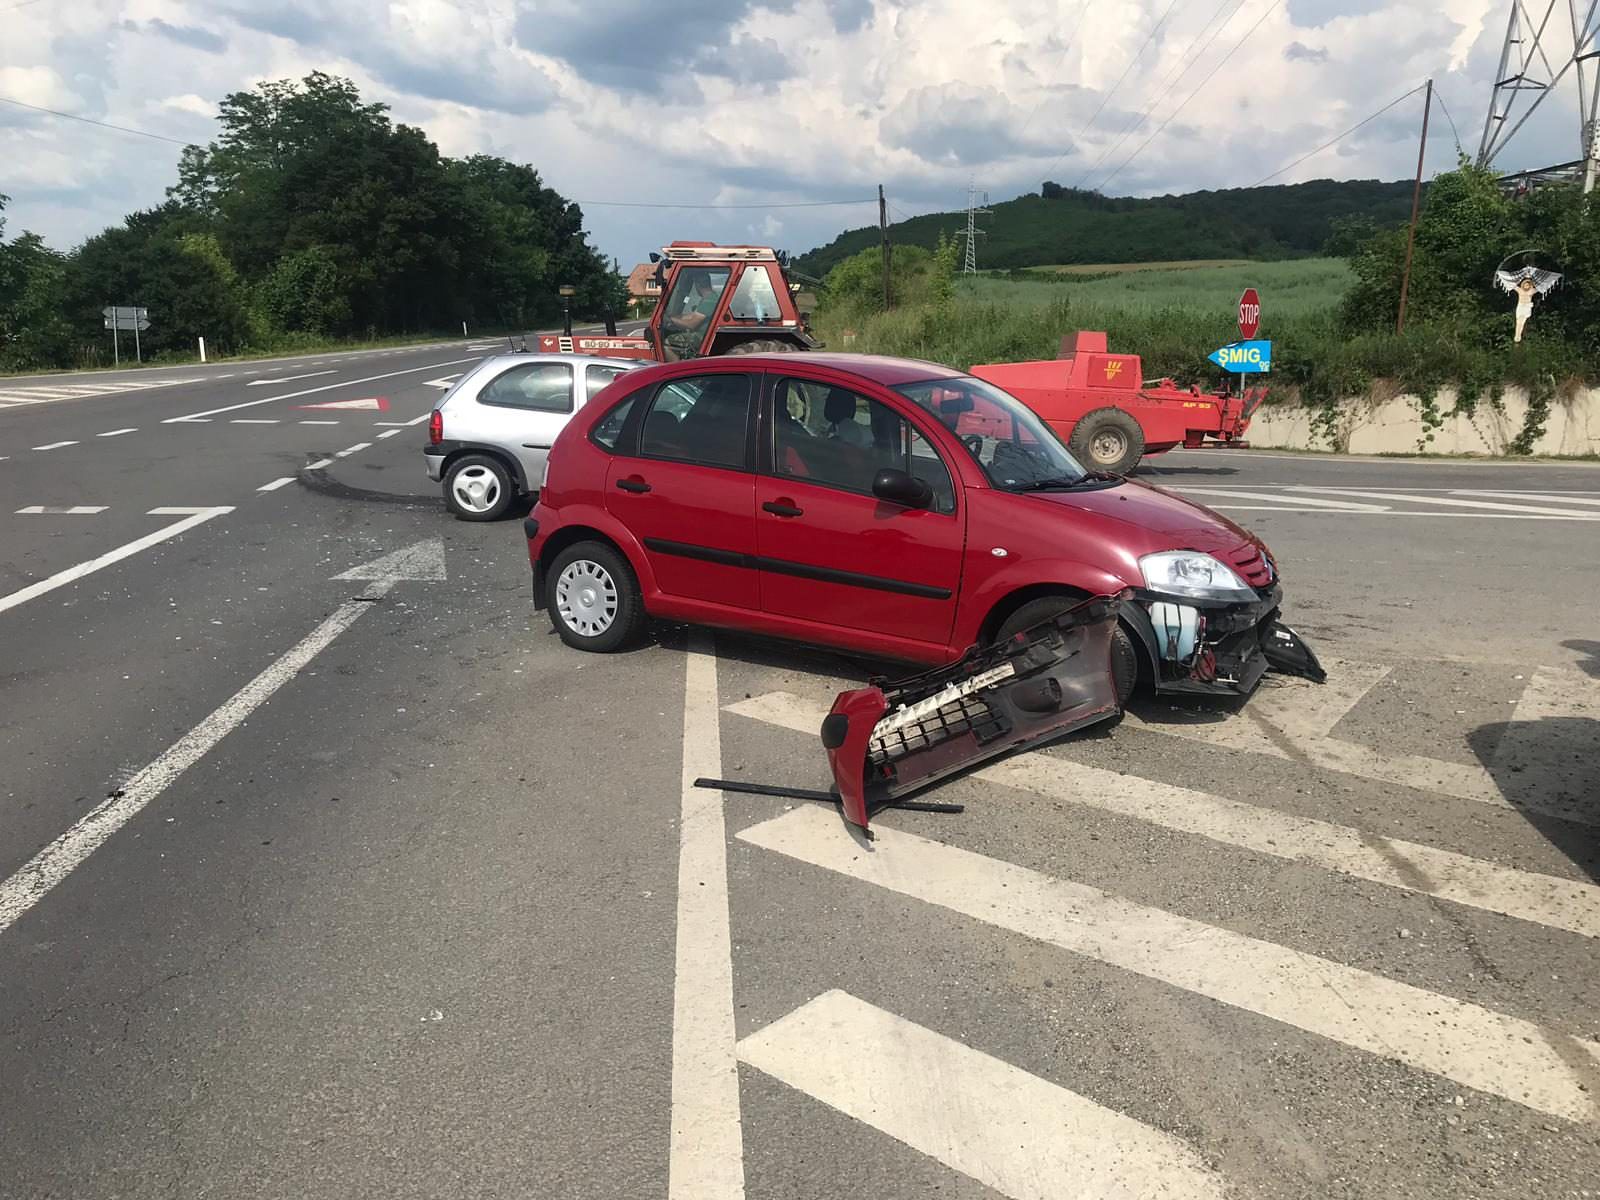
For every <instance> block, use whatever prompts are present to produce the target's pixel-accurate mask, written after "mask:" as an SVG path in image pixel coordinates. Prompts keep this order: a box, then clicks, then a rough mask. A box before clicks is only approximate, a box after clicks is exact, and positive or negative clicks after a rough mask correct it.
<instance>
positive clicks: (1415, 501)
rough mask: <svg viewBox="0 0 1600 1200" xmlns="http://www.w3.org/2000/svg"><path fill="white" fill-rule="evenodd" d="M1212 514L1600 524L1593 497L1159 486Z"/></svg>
mask: <svg viewBox="0 0 1600 1200" xmlns="http://www.w3.org/2000/svg"><path fill="white" fill-rule="evenodd" d="M1161 486H1162V487H1163V488H1164V489H1165V490H1167V491H1171V492H1177V493H1178V494H1180V495H1183V496H1186V497H1188V498H1190V499H1192V500H1195V501H1197V502H1198V503H1200V504H1204V505H1206V506H1207V507H1209V508H1216V509H1220V510H1223V511H1225V512H1226V511H1234V512H1284V513H1322V512H1326V513H1327V514H1328V515H1329V516H1362V517H1372V518H1377V519H1382V518H1385V517H1395V518H1413V517H1415V518H1436V519H1451V518H1455V519H1462V520H1483V521H1595V520H1600V511H1597V510H1600V496H1596V495H1595V494H1594V493H1583V492H1559V491H1548V490H1545V491H1515V490H1492V491H1490V490H1479V489H1465V488H1461V489H1451V490H1443V489H1427V488H1394V489H1387V490H1381V489H1367V488H1350V487H1318V486H1312V485H1309V484H1259V485H1254V486H1251V487H1248V488H1244V487H1225V486H1215V485H1212V484H1161Z"/></svg>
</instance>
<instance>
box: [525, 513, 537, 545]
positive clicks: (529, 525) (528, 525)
mask: <svg viewBox="0 0 1600 1200" xmlns="http://www.w3.org/2000/svg"><path fill="white" fill-rule="evenodd" d="M522 532H523V533H524V534H525V535H526V536H527V539H528V540H529V541H530V542H531V541H533V539H534V538H536V537H538V536H539V522H537V521H535V520H534V519H533V518H532V517H523V518H522Z"/></svg>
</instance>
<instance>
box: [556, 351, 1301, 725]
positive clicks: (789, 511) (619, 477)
mask: <svg viewBox="0 0 1600 1200" xmlns="http://www.w3.org/2000/svg"><path fill="white" fill-rule="evenodd" d="M525 529H526V532H527V536H528V553H529V556H530V558H531V559H532V563H533V594H534V602H535V605H536V607H539V608H548V609H549V611H550V617H551V621H552V623H553V624H554V626H555V628H556V630H557V631H558V632H559V633H560V635H561V637H562V638H563V640H565V641H566V642H567V644H568V645H570V646H575V647H577V648H579V649H583V650H594V651H609V650H615V649H618V648H620V647H622V646H624V645H626V644H628V643H629V642H630V641H632V640H633V639H635V638H636V637H637V636H638V635H639V634H640V633H641V632H642V630H643V627H644V624H645V622H646V620H647V618H649V617H664V618H669V619H672V620H678V621H687V622H693V623H697V624H704V625H714V626H721V627H724V628H731V629H741V630H747V631H750V632H752V633H759V634H767V635H772V636H775V637H780V638H787V639H793V640H797V641H802V642H809V643H814V644H821V645H826V646H833V647H839V648H842V649H847V650H853V651H858V652H862V653H865V654H870V655H876V656H882V657H886V658H893V659H902V660H909V661H912V662H918V663H932V664H943V663H949V662H952V661H955V660H957V659H959V658H960V657H961V656H962V654H963V653H964V652H965V651H966V650H967V649H968V648H969V647H971V646H973V645H974V644H978V643H986V642H991V641H996V640H1001V639H1004V638H1006V637H1009V636H1010V635H1012V634H1013V633H1016V632H1017V631H1019V630H1022V629H1025V628H1027V627H1029V626H1031V625H1034V624H1037V623H1038V622H1040V621H1042V620H1045V619H1047V618H1049V617H1051V616H1053V615H1055V614H1056V613H1058V612H1060V611H1061V610H1062V609H1064V608H1066V607H1069V606H1071V605H1072V604H1074V603H1075V602H1076V601H1078V600H1080V599H1082V598H1084V597H1087V596H1094V595H1105V594H1113V593H1120V592H1122V591H1124V590H1125V589H1132V590H1133V593H1134V602H1133V603H1127V604H1124V605H1123V606H1122V617H1121V626H1120V628H1119V630H1118V633H1117V636H1116V637H1115V638H1114V639H1113V661H1112V666H1113V669H1114V670H1115V673H1116V676H1117V683H1118V690H1119V693H1120V694H1121V696H1122V697H1123V698H1126V696H1127V695H1128V694H1129V693H1130V692H1131V691H1132V690H1133V687H1134V686H1135V683H1136V682H1137V680H1138V679H1139V678H1141V677H1142V678H1144V679H1147V680H1148V681H1149V682H1150V683H1152V684H1153V685H1154V686H1155V687H1156V689H1157V690H1159V691H1184V692H1205V693H1224V694H1247V693H1248V692H1250V691H1251V690H1252V689H1253V688H1254V686H1255V685H1256V683H1257V682H1258V681H1259V680H1260V678H1261V675H1262V673H1263V672H1264V671H1265V670H1266V669H1267V667H1268V666H1269V660H1270V665H1274V666H1283V667H1285V669H1290V670H1299V671H1300V673H1303V674H1312V675H1313V677H1315V675H1317V674H1320V668H1316V669H1315V670H1314V671H1313V670H1309V669H1302V668H1303V666H1304V664H1303V663H1302V662H1301V661H1300V659H1299V658H1298V657H1296V655H1297V654H1299V653H1302V652H1303V655H1304V658H1305V659H1307V660H1309V664H1310V667H1311V668H1315V659H1314V658H1312V657H1311V656H1310V652H1309V651H1305V650H1304V648H1303V647H1302V646H1301V645H1300V643H1299V642H1298V640H1297V639H1295V638H1294V635H1293V634H1292V633H1291V632H1290V631H1288V630H1286V629H1284V628H1283V627H1282V626H1280V625H1278V624H1277V615H1278V606H1279V590H1278V580H1277V569H1276V566H1275V564H1274V562H1273V559H1272V555H1271V554H1270V552H1268V550H1267V548H1266V547H1265V546H1264V545H1263V544H1262V543H1261V542H1260V540H1259V539H1257V538H1255V537H1254V536H1252V535H1251V534H1249V533H1247V532H1246V531H1245V530H1243V529H1241V528H1240V527H1239V526H1237V525H1235V524H1234V523H1233V522H1231V521H1229V520H1227V519H1226V518H1224V517H1221V516H1219V515H1217V514H1216V513H1214V512H1212V511H1210V510H1209V509H1206V508H1202V507H1201V506H1199V505H1197V504H1191V503H1190V502H1189V501H1187V500H1184V499H1181V498H1179V497H1177V496H1174V495H1171V494H1170V493H1167V492H1164V491H1161V490H1160V489H1158V488H1154V487H1149V486H1146V485H1145V484H1142V483H1135V482H1133V481H1130V480H1127V479H1124V478H1122V477H1120V476H1113V475H1106V474H1101V473H1095V472H1091V471H1087V470H1085V469H1084V468H1083V467H1082V466H1081V465H1080V464H1079V463H1078V462H1077V461H1076V460H1075V459H1074V458H1073V457H1072V455H1071V453H1070V452H1068V450H1067V448H1066V447H1065V446H1064V445H1063V444H1062V442H1061V440H1060V439H1059V438H1058V437H1057V436H1056V435H1055V434H1054V433H1053V432H1051V430H1050V429H1049V428H1048V427H1047V426H1046V425H1045V424H1044V423H1043V422H1042V421H1041V420H1040V419H1039V418H1038V417H1037V416H1036V415H1034V413H1033V412H1032V411H1031V410H1029V409H1028V408H1027V406H1025V405H1024V404H1022V403H1021V402H1019V401H1018V400H1016V399H1014V398H1013V397H1012V396H1010V395H1008V394H1007V393H1005V392H1003V391H1001V390H1000V389H999V388H997V387H995V386H994V385H993V384H989V383H985V382H984V381H982V380H979V379H974V378H973V377H971V376H969V375H963V374H961V373H960V372H958V371H953V370H951V369H950V368H948V367H942V366H938V365H936V364H933V363H926V362H917V361H913V360H908V359H896V358H876V357H869V356H865V355H843V354H803V355H789V354H773V355H748V356H738V357H730V358H718V359H697V360H693V361H687V362H676V363H666V364H662V365H660V366H656V367H647V368H645V369H643V370H640V371H634V372H630V373H628V374H626V375H623V376H622V377H621V378H619V379H618V380H617V381H616V382H614V383H612V384H611V385H610V386H608V387H607V388H606V389H605V391H604V392H602V393H601V394H600V395H599V396H597V397H596V398H595V399H594V400H593V401H591V402H590V403H589V404H588V406H586V407H585V408H583V409H582V410H580V411H579V412H578V414H577V415H576V416H575V417H574V418H573V419H572V421H571V422H570V423H569V424H568V425H567V426H566V428H565V429H564V430H563V431H562V432H561V434H560V436H559V437H557V438H556V441H555V445H554V447H553V448H552V449H551V452H550V456H549V462H548V465H547V467H546V468H545V478H544V483H543V487H542V489H541V491H540V493H539V500H538V503H537V505H536V506H535V507H534V509H533V511H532V513H531V514H530V515H529V517H528V519H527V521H526V522H525ZM1286 646H1287V647H1289V648H1290V650H1291V653H1289V654H1285V652H1284V651H1285V647H1286Z"/></svg>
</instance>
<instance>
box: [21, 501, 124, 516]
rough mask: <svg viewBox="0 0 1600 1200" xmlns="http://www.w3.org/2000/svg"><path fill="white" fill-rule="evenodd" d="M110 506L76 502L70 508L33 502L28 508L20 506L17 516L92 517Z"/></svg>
mask: <svg viewBox="0 0 1600 1200" xmlns="http://www.w3.org/2000/svg"><path fill="white" fill-rule="evenodd" d="M108 507H109V506H108V505H105V504H74V505H72V506H71V507H70V508H64V507H62V506H60V505H55V504H32V505H29V506H28V507H27V508H19V509H17V516H19V517H21V516H39V515H49V516H68V517H92V516H94V515H95V514H96V513H103V512H105V511H106V509H107V508H108Z"/></svg>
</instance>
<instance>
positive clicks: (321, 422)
mask: <svg viewBox="0 0 1600 1200" xmlns="http://www.w3.org/2000/svg"><path fill="white" fill-rule="evenodd" d="M338 423H339V422H337V421H301V422H300V424H302V425H337V424H338Z"/></svg>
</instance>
